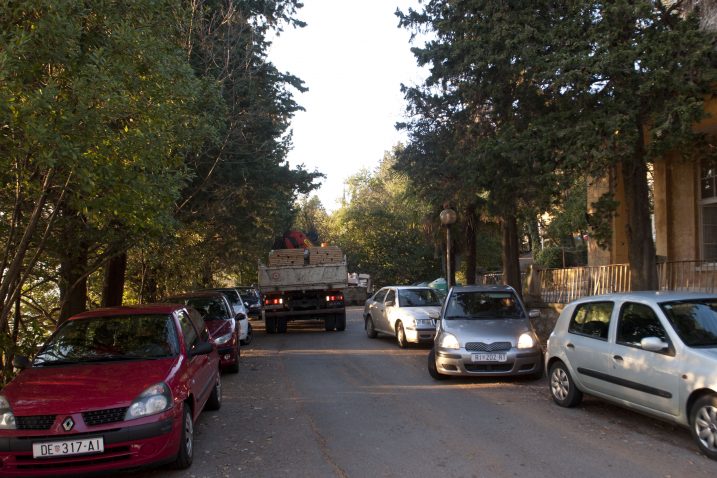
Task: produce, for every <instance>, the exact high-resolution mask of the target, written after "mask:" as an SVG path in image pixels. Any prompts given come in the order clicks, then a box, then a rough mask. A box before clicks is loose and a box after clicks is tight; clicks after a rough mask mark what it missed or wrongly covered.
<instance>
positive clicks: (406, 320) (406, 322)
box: [363, 286, 441, 348]
mask: <svg viewBox="0 0 717 478" xmlns="http://www.w3.org/2000/svg"><path fill="white" fill-rule="evenodd" d="M440 311H441V296H440V295H439V293H438V292H437V291H436V290H435V289H432V288H431V287H414V286H391V287H384V288H382V289H379V291H378V292H376V293H375V294H374V295H373V296H372V297H370V298H369V299H368V300H367V301H366V305H365V306H364V311H363V318H364V325H365V329H366V335H368V337H369V338H372V339H373V338H375V337H377V336H378V333H379V332H380V333H384V334H388V335H392V336H394V337H396V342H397V343H398V346H399V347H401V348H403V347H406V345H408V344H409V343H416V344H417V343H421V342H427V343H428V342H433V336H434V335H435V333H436V325H435V320H434V318H436V317H438V315H439V313H440Z"/></svg>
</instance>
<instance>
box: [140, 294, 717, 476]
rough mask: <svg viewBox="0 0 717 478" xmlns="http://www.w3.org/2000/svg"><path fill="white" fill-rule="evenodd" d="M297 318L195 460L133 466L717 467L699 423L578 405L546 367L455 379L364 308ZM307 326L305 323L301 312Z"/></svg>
mask: <svg viewBox="0 0 717 478" xmlns="http://www.w3.org/2000/svg"><path fill="white" fill-rule="evenodd" d="M295 324H297V323H291V324H290V325H289V331H288V333H287V334H279V335H267V334H265V333H264V331H263V328H262V326H261V325H262V324H261V322H253V326H254V327H255V329H254V330H255V338H254V341H253V343H252V344H251V345H249V346H247V347H245V348H244V349H243V350H242V363H241V367H240V372H239V373H238V374H236V375H231V374H226V375H223V386H224V403H223V405H222V408H221V410H219V411H217V412H204V413H203V415H202V416H201V418H200V419H199V422H198V423H197V432H196V433H197V434H196V440H195V447H196V452H195V459H194V464H193V465H192V467H191V468H189V469H188V470H183V471H169V470H167V469H162V468H160V469H155V470H148V471H144V472H142V473H134V474H130V475H129V476H132V477H137V478H139V477H142V478H149V477H165V476H166V477H191V478H200V477H237V476H243V477H282V476H286V477H292V478H296V477H327V478H328V477H341V478H345V477H351V478H360V477H412V478H417V477H491V478H497V477H514V476H529V477H572V476H580V477H581V478H589V477H611V476H616V477H630V478H635V477H682V476H690V477H703V476H704V477H708V476H710V477H712V476H715V474H716V473H717V462H715V461H712V460H710V459H708V458H706V457H704V456H703V455H701V454H699V452H698V451H697V447H696V445H695V444H694V443H693V442H692V439H691V437H690V434H689V431H688V430H687V429H683V428H680V427H677V426H673V425H671V424H666V423H663V422H660V421H656V420H654V419H652V418H648V417H645V416H642V415H639V414H636V413H634V412H630V411H627V410H623V409H621V408H619V407H615V406H613V405H610V404H608V403H606V402H604V401H602V400H598V399H594V398H591V397H586V398H585V399H584V400H583V402H582V404H581V405H580V406H579V407H577V408H574V409H564V408H560V407H558V406H557V405H555V404H554V403H553V402H552V400H551V399H550V396H549V393H548V387H547V380H546V379H545V378H543V379H541V380H538V381H529V380H516V379H500V380H494V379H452V380H448V381H445V382H436V381H434V380H433V379H431V377H430V376H429V375H428V372H427V370H426V355H427V354H428V348H426V347H411V348H408V349H405V350H402V349H399V348H398V347H397V346H396V344H395V341H394V340H392V339H391V338H388V337H383V336H381V337H379V338H377V339H369V338H367V337H366V335H365V333H364V331H363V322H362V318H361V309H360V308H357V307H353V308H350V309H349V313H348V325H347V328H346V330H345V331H344V332H325V331H323V327H322V325H321V323H319V322H316V323H308V324H307V323H304V324H303V325H295ZM299 324H300V323H299Z"/></svg>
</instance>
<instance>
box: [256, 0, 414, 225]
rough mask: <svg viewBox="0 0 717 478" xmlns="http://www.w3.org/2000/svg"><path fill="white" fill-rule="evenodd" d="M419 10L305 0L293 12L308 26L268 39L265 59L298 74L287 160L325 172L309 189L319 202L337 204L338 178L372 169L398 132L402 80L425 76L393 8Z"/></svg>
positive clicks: (377, 2)
mask: <svg viewBox="0 0 717 478" xmlns="http://www.w3.org/2000/svg"><path fill="white" fill-rule="evenodd" d="M408 7H413V8H414V9H416V10H419V9H420V5H419V3H418V0H361V1H355V0H353V1H350V0H305V1H304V7H303V8H302V9H301V10H299V13H298V15H297V16H298V18H299V19H301V20H303V21H305V22H306V23H307V26H306V27H304V28H300V29H289V30H287V31H285V32H284V33H282V35H281V36H280V37H278V38H275V39H274V42H273V45H272V48H271V50H270V53H269V59H270V60H271V61H272V62H273V63H274V65H276V67H277V68H278V69H279V70H280V71H283V72H289V73H291V74H294V75H296V76H298V77H299V78H301V79H302V80H304V82H305V83H306V86H307V87H308V88H309V91H308V92H306V93H303V94H298V93H296V94H295V99H296V101H297V102H298V103H299V104H300V105H301V106H303V107H304V108H305V109H306V111H305V112H299V113H297V114H296V116H295V117H294V119H293V121H292V129H293V131H294V137H293V142H294V149H293V150H292V151H291V152H290V153H289V156H288V160H289V163H290V164H291V165H292V166H296V165H298V164H302V163H303V164H304V165H305V166H306V169H308V170H310V171H312V170H314V169H318V170H319V171H321V172H322V173H324V174H325V175H326V178H325V179H324V181H323V184H322V187H321V189H320V190H319V191H318V192H317V193H316V194H317V195H318V196H319V198H320V199H321V202H322V203H323V205H324V207H325V208H326V209H327V210H329V211H333V210H334V209H336V208H338V207H339V205H340V200H341V197H342V195H343V191H344V183H345V180H346V179H347V178H348V177H350V176H352V175H354V174H355V173H357V172H358V171H359V170H360V169H362V168H368V169H369V170H372V169H374V168H375V167H376V166H377V165H378V163H379V162H380V161H381V159H382V158H383V155H384V152H385V151H390V150H391V149H392V148H393V146H394V145H396V144H397V143H399V142H405V135H404V134H403V133H402V132H398V131H396V128H395V127H394V125H395V124H396V122H397V121H400V120H401V119H403V114H404V110H405V102H404V100H403V95H402V94H401V90H400V86H401V83H404V84H407V85H414V84H418V83H420V82H421V81H422V79H423V78H424V77H425V74H424V73H421V71H420V70H419V68H418V67H417V66H416V61H415V58H414V56H413V54H412V53H411V51H410V48H411V46H412V45H411V44H410V42H409V40H410V32H409V31H408V30H406V29H403V28H400V29H399V28H398V18H397V17H396V16H395V15H394V12H395V11H396V9H397V8H400V9H401V10H402V11H407V10H408Z"/></svg>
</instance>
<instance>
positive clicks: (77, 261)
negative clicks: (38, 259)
mask: <svg viewBox="0 0 717 478" xmlns="http://www.w3.org/2000/svg"><path fill="white" fill-rule="evenodd" d="M65 219H66V221H67V222H66V223H65V225H64V226H65V227H64V231H63V237H64V244H65V245H66V249H65V251H63V254H62V257H61V261H60V317H59V321H58V325H59V324H62V323H63V322H64V321H65V320H67V319H68V318H70V317H72V316H73V315H75V314H79V313H80V312H84V311H85V310H87V261H88V249H89V246H88V245H87V241H85V240H83V239H82V236H83V231H82V228H83V227H84V223H83V221H82V220H81V218H80V217H79V215H76V214H75V215H73V213H72V212H69V213H68V214H66V218H65Z"/></svg>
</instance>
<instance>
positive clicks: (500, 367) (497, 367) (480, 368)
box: [464, 363, 513, 372]
mask: <svg viewBox="0 0 717 478" xmlns="http://www.w3.org/2000/svg"><path fill="white" fill-rule="evenodd" d="M464 367H465V368H466V370H467V371H469V372H510V371H511V370H512V369H513V364H512V363H508V364H465V365H464Z"/></svg>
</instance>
